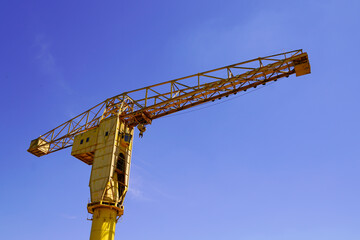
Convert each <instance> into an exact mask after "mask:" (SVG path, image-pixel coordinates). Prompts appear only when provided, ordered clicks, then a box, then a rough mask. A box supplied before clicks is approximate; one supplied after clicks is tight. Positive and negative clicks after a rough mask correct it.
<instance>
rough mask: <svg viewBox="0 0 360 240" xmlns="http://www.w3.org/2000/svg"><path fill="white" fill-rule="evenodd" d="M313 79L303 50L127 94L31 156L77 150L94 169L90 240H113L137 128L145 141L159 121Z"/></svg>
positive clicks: (36, 143) (48, 138) (46, 140)
mask: <svg viewBox="0 0 360 240" xmlns="http://www.w3.org/2000/svg"><path fill="white" fill-rule="evenodd" d="M309 73H310V64H309V60H308V55H307V53H306V52H303V51H302V50H301V49H300V50H295V51H290V52H284V53H280V54H275V55H271V56H267V57H261V58H255V59H252V60H248V61H245V62H241V63H236V64H232V65H229V66H225V67H221V68H216V69H213V70H210V71H206V72H201V73H197V74H194V75H190V76H187V77H183V78H178V79H175V80H171V81H167V82H163V83H159V84H155V85H151V86H147V87H143V88H140V89H137V90H133V91H129V92H124V93H121V94H119V95H117V96H114V97H111V98H108V99H106V100H105V101H103V102H101V103H99V104H98V105H96V106H94V107H93V108H91V109H89V110H87V111H85V112H84V113H82V114H80V115H78V116H76V117H74V118H72V119H70V120H69V121H67V122H65V123H63V124H61V125H60V126H58V127H56V128H54V129H52V130H51V131H49V132H47V133H45V134H43V135H41V136H40V137H38V138H36V139H34V140H32V141H31V143H30V147H29V149H28V151H29V152H30V153H32V154H34V155H35V156H38V157H41V156H43V155H46V154H49V153H52V152H56V151H59V150H61V149H64V148H67V147H71V146H72V151H71V155H73V156H74V157H76V158H78V159H79V160H81V161H83V162H84V163H86V164H89V165H92V168H91V176H90V183H89V185H90V196H91V202H90V203H89V204H88V205H87V210H88V212H89V213H91V214H93V217H92V226H91V234H90V240H113V239H114V236H115V225H116V222H117V220H118V218H120V217H121V216H122V215H123V213H124V206H123V204H124V198H125V195H126V192H127V189H128V186H129V172H130V160H131V151H132V143H133V135H134V128H135V127H137V128H138V130H139V132H140V134H139V136H140V137H142V136H143V133H144V132H145V130H146V125H149V124H151V122H152V120H154V119H157V118H160V117H162V116H165V115H169V114H171V113H175V112H178V111H181V110H185V109H188V108H191V107H194V106H197V105H200V104H203V103H206V102H209V101H215V100H216V99H221V98H222V97H228V96H229V95H231V94H237V93H238V92H241V91H246V90H248V89H250V88H256V87H257V86H259V85H261V84H262V85H265V84H266V83H268V82H272V81H277V80H278V79H279V78H283V77H289V76H290V75H292V74H296V76H302V75H305V74H309Z"/></svg>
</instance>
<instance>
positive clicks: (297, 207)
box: [0, 0, 360, 240]
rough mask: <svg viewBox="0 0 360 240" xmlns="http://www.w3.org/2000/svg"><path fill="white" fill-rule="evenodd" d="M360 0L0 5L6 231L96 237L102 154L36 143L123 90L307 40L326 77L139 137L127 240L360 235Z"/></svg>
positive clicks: (300, 239)
mask: <svg viewBox="0 0 360 240" xmlns="http://www.w3.org/2000/svg"><path fill="white" fill-rule="evenodd" d="M359 12H360V3H359V1H355V0H354V1H349V0H348V1H346V0H342V1H340V0H338V1H335V0H334V1H331V0H328V1H285V0H284V1H235V0H233V1H213V0H210V1H195V0H193V1H187V0H182V1H156V0H154V1H119V0H118V1H115V0H108V1H93V0H87V1H25V0H23V1H17V0H11V1H10V0H2V1H1V3H0V34H1V37H0V81H1V88H0V91H1V94H0V100H1V101H0V102H1V103H0V104H1V110H2V115H1V124H0V131H1V133H2V137H1V139H0V144H1V151H0V159H1V160H0V167H1V174H0V181H1V185H0V193H1V195H0V196H1V200H0V201H1V202H0V212H1V213H0V232H1V239H16V240H17V239H37V240H48V239H54V240H56V239H88V237H89V233H90V226H91V222H90V221H87V220H86V218H87V217H90V216H89V215H88V214H87V210H86V204H87V202H88V199H89V188H88V181H89V176H90V166H87V165H86V164H84V163H82V162H80V161H79V160H77V159H75V158H73V157H72V156H71V155H70V149H67V150H63V151H60V152H57V153H53V154H50V155H48V156H44V157H42V158H37V157H35V156H33V155H31V154H29V153H27V152H26V149H27V148H28V146H29V143H30V140H31V139H33V138H36V137H37V136H39V135H40V134H43V133H45V132H46V131H48V130H50V129H52V128H54V127H56V126H57V125H59V124H61V123H62V122H64V121H66V120H68V119H70V118H71V117H73V116H74V115H76V114H78V113H81V112H82V111H84V110H87V109H88V108H90V107H92V106H93V105H96V104H97V103H98V102H100V101H103V100H104V99H106V98H108V97H111V96H113V95H116V94H119V93H121V92H124V91H128V90H132V89H136V88H139V87H143V86H146V85H150V84H153V83H157V82H162V81H166V80H170V79H174V78H177V77H182V76H186V75H189V74H193V73H197V72H200V71H205V70H208V69H211V68H214V67H220V66H224V65H228V64H232V63H236V62H240V61H243V60H247V59H251V58H255V57H260V56H266V55H270V54H274V53H279V52H282V51H289V50H294V49H299V48H303V49H304V50H305V51H307V52H308V53H309V58H310V62H311V66H312V74H311V75H306V76H303V77H299V78H295V77H290V78H288V79H283V80H281V81H278V82H277V83H276V84H273V85H271V86H268V87H265V88H263V89H261V90H259V91H256V92H254V93H252V94H247V95H245V96H242V97H239V98H234V99H233V100H232V101H228V102H225V103H223V104H218V105H214V106H213V107H209V108H206V109H203V110H199V111H195V112H191V113H187V114H181V115H178V116H174V117H166V118H163V119H158V120H156V121H154V122H153V124H152V125H151V126H149V127H148V131H147V132H146V133H145V136H144V138H143V139H138V138H135V141H134V152H133V158H132V162H133V164H132V169H131V176H130V190H129V193H128V196H127V199H126V201H125V215H124V216H123V218H122V219H121V221H119V223H118V225H117V232H116V236H115V238H116V239H127V240H130V239H156V240H162V239H164V240H165V239H166V240H168V239H171V240H178V239H179V240H180V239H181V240H183V239H207V240H218V239H229V240H230V239H234V240H235V239H236V240H237V239H246V240H265V239H266V240H289V239H291V240H304V239H306V240H338V239H346V240H358V239H360V227H359V226H360V204H359V202H360V189H359V180H360V175H359V172H360V162H359V160H360V157H359V156H360V147H359V143H360V137H359V132H360V124H359V122H360V113H359V102H360V96H359V87H360V81H359V78H360V77H359V71H358V69H359V66H358V62H359V61H358V57H359V56H360V47H359V43H360V31H359V29H360V15H359Z"/></svg>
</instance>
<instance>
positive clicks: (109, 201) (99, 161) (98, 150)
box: [71, 116, 134, 240]
mask: <svg viewBox="0 0 360 240" xmlns="http://www.w3.org/2000/svg"><path fill="white" fill-rule="evenodd" d="M133 132H134V131H133V127H129V126H128V125H126V124H125V123H124V122H123V121H121V120H120V119H119V117H118V116H113V117H110V118H106V119H103V120H102V121H101V122H100V124H99V126H98V127H96V128H93V129H90V130H88V131H86V132H84V133H81V134H79V135H77V136H76V137H75V138H74V145H73V149H72V152H71V154H72V155H73V156H75V157H76V158H78V159H80V160H82V161H84V162H86V163H87V164H90V165H92V169H91V176H90V183H89V186H90V195H91V202H90V203H89V204H88V207H87V208H88V211H89V213H91V214H93V219H92V221H93V222H92V227H91V235H90V240H112V239H114V234H115V225H116V222H117V219H118V218H119V217H120V216H121V215H123V212H124V208H123V202H124V198H125V195H126V192H127V189H128V184H129V171H130V159H131V149H132V136H133Z"/></svg>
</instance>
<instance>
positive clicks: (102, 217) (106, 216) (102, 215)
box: [90, 207, 117, 240]
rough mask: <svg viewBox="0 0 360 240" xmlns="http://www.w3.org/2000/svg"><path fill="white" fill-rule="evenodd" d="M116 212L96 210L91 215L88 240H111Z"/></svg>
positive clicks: (106, 209) (113, 235)
mask: <svg viewBox="0 0 360 240" xmlns="http://www.w3.org/2000/svg"><path fill="white" fill-rule="evenodd" d="M116 217H117V211H116V210H114V209H110V208H102V207H100V208H96V209H95V210H94V214H93V220H92V221H93V222H92V226H91V233H90V240H113V239H114V237H115V227H116Z"/></svg>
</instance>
